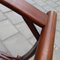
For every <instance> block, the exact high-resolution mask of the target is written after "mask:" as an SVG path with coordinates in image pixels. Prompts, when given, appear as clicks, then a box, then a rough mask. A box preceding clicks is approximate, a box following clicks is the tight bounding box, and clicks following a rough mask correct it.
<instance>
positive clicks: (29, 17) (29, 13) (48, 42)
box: [0, 0, 57, 60]
mask: <svg viewBox="0 0 60 60" xmlns="http://www.w3.org/2000/svg"><path fill="white" fill-rule="evenodd" d="M0 3H2V4H3V5H5V6H7V7H8V8H10V9H12V10H14V11H15V12H17V13H18V14H20V15H22V17H23V18H24V20H25V22H26V23H27V25H28V27H29V28H30V30H31V31H32V33H33V35H34V36H35V37H36V39H37V41H38V42H36V43H35V45H34V46H33V47H32V49H31V50H30V51H28V52H27V53H26V54H25V55H23V56H22V57H20V56H18V57H11V56H7V55H4V54H5V53H3V55H0V57H2V58H3V59H5V60H13V59H14V60H28V59H29V58H30V57H32V56H33V55H34V53H35V52H36V54H35V60H52V55H53V45H54V36H55V27H56V20H57V19H56V17H57V14H56V12H48V13H47V14H46V13H43V12H41V11H39V10H38V9H36V8H35V7H33V6H32V5H31V4H29V3H27V2H26V1H24V0H0ZM34 23H35V24H37V25H39V26H40V27H42V32H41V36H40V34H39V33H38V32H37V30H36V28H35V26H34ZM38 38H39V39H38ZM37 45H38V46H37ZM36 47H37V50H36Z"/></svg>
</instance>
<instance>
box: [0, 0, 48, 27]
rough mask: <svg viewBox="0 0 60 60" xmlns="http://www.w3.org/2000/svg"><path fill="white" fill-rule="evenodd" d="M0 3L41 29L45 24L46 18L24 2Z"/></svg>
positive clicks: (18, 0)
mask: <svg viewBox="0 0 60 60" xmlns="http://www.w3.org/2000/svg"><path fill="white" fill-rule="evenodd" d="M0 2H1V3H2V4H4V5H5V6H7V7H8V8H11V9H12V10H14V11H16V12H17V13H19V14H21V15H22V16H24V17H26V18H27V19H29V20H30V21H32V22H33V23H36V24H37V25H39V26H41V27H43V26H45V25H46V23H47V19H48V16H47V15H46V14H45V13H43V12H41V11H40V10H38V9H36V8H35V7H34V6H32V5H31V4H29V3H27V2H26V1H24V0H0Z"/></svg>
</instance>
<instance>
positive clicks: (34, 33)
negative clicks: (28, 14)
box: [23, 17, 40, 41]
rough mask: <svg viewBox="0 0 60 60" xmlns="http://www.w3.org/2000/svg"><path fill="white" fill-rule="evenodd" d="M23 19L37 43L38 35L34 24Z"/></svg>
mask: <svg viewBox="0 0 60 60" xmlns="http://www.w3.org/2000/svg"><path fill="white" fill-rule="evenodd" d="M23 19H24V20H25V22H26V24H27V25H28V27H29V28H30V30H31V32H32V34H33V35H34V36H35V38H36V40H37V41H38V39H39V36H40V35H39V33H38V31H37V29H36V28H35V26H34V24H33V23H32V22H31V21H30V20H29V19H27V18H25V17H23Z"/></svg>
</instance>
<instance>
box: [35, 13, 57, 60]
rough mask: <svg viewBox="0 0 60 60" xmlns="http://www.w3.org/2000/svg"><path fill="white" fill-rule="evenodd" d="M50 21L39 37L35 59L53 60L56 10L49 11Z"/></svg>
mask: <svg viewBox="0 0 60 60" xmlns="http://www.w3.org/2000/svg"><path fill="white" fill-rule="evenodd" d="M48 16H49V19H48V23H47V25H46V26H45V27H44V28H43V30H42V33H41V36H40V38H39V42H38V47H37V51H36V56H35V60H52V56H53V47H54V37H55V28H56V20H57V19H56V17H57V14H56V12H48Z"/></svg>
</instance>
